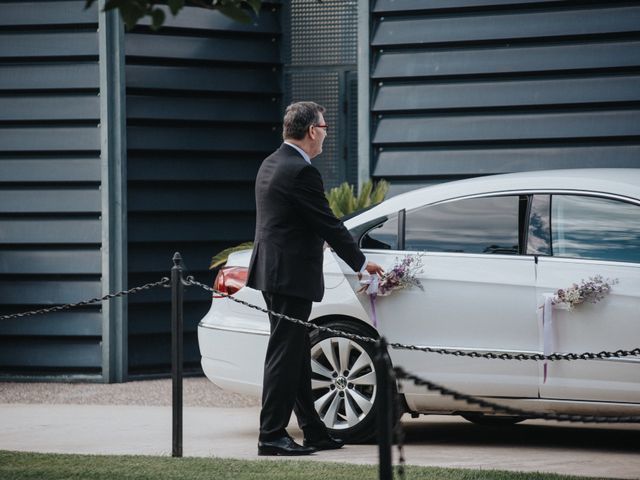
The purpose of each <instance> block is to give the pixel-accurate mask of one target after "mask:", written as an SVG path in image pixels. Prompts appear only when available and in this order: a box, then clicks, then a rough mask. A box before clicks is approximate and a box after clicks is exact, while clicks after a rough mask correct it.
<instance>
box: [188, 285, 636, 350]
mask: <svg viewBox="0 0 640 480" xmlns="http://www.w3.org/2000/svg"><path fill="white" fill-rule="evenodd" d="M186 284H187V285H189V284H191V285H195V286H198V287H200V288H203V289H204V290H207V291H209V292H211V293H213V294H215V295H218V296H220V297H225V298H227V299H229V300H232V301H234V302H236V303H239V304H240V305H244V306H245V307H248V308H251V309H253V310H258V311H259V312H263V313H266V314H271V315H273V316H275V317H278V318H282V319H284V320H288V321H290V322H293V323H297V324H298V325H303V326H305V327H307V328H312V329H317V330H319V331H321V332H326V333H331V334H333V335H338V336H342V337H345V338H348V339H350V340H359V341H361V342H368V343H375V342H376V339H375V338H372V337H367V336H363V335H357V334H355V333H347V332H344V331H342V330H337V329H334V328H330V327H324V326H322V325H317V324H315V323H311V322H305V321H303V320H300V319H298V318H292V317H289V316H287V315H284V314H282V313H277V312H273V311H270V310H267V309H266V308H262V307H259V306H257V305H253V304H251V303H249V302H246V301H244V300H240V299H239V298H235V297H234V296H233V295H229V294H228V293H224V292H221V291H219V290H216V289H215V288H211V287H209V286H208V285H205V284H203V283H200V282H198V281H196V280H194V278H193V277H187V281H186ZM388 346H389V347H390V348H393V349H396V350H413V351H421V352H427V353H437V354H440V355H453V356H455V357H470V358H484V359H489V360H520V361H523V360H536V361H542V360H547V361H552V362H553V361H558V360H597V359H604V358H612V357H615V358H622V357H630V356H636V355H640V347H638V348H634V349H632V350H616V351H614V352H607V351H602V352H598V353H591V352H585V353H552V354H551V355H544V354H542V353H532V354H528V353H517V354H510V353H492V352H485V353H481V352H475V351H465V350H458V349H451V348H435V347H419V346H416V345H408V344H404V343H388Z"/></svg>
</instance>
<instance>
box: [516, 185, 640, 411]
mask: <svg viewBox="0 0 640 480" xmlns="http://www.w3.org/2000/svg"><path fill="white" fill-rule="evenodd" d="M532 215H533V217H537V218H538V219H539V221H537V222H536V221H533V222H532V224H534V223H537V227H536V229H537V233H533V232H530V240H529V249H530V253H535V254H540V256H539V257H538V264H537V284H536V290H537V296H538V302H539V303H542V301H543V296H544V295H545V294H546V295H550V294H553V293H554V292H556V291H557V290H558V289H567V288H569V287H571V285H572V284H574V283H576V284H580V282H581V281H582V280H588V279H589V278H590V277H595V276H596V275H600V276H602V277H603V279H604V280H606V279H610V280H611V281H612V282H614V281H617V283H616V284H615V285H612V289H611V291H610V293H609V294H608V295H607V296H606V297H605V298H604V299H602V300H601V301H599V302H598V303H595V304H594V303H582V304H580V305H578V306H576V307H575V308H574V309H573V310H572V311H568V310H567V309H565V308H563V306H562V305H559V306H558V307H559V308H558V307H555V308H553V317H552V320H553V321H552V329H551V337H550V338H549V339H548V341H551V342H552V343H553V350H554V351H556V352H564V353H567V352H572V353H582V352H600V351H603V350H606V351H616V350H619V349H622V350H631V349H633V348H636V347H638V346H640V205H638V204H635V203H633V202H630V201H626V200H623V199H619V198H611V197H605V196H602V195H597V196H596V195H576V194H561V193H558V194H553V195H536V196H535V198H534V200H533V204H532ZM549 215H550V219H551V220H550V223H549V222H548V220H544V218H549ZM540 219H542V220H540ZM534 243H535V245H533V244H534ZM541 343H544V338H543V335H542V333H541ZM541 364H542V363H541ZM547 368H548V371H547V378H546V380H545V378H544V375H543V374H542V373H541V377H540V378H541V383H540V395H541V397H542V398H546V399H566V400H583V401H608V402H633V403H640V358H639V357H625V358H610V359H606V360H588V361H585V360H576V361H558V362H548V366H547Z"/></svg>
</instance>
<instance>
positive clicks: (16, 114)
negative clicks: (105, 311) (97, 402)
mask: <svg viewBox="0 0 640 480" xmlns="http://www.w3.org/2000/svg"><path fill="white" fill-rule="evenodd" d="M97 28H98V14H97V9H96V8H92V9H91V10H88V11H85V10H84V1H38V2H35V1H34V2H25V1H13V2H0V308H1V310H2V313H4V314H7V313H15V312H20V311H24V310H32V309H36V308H39V307H43V306H50V305H53V304H64V303H68V302H74V301H77V300H81V299H86V298H91V297H96V296H100V295H101V274H102V267H101V261H102V255H101V243H102V238H101V235H102V234H101V229H102V222H101V218H100V216H101V209H102V207H101V193H100V182H101V163H100V129H99V123H100V101H99V97H98V93H99V88H100V81H99V65H98V58H99V52H98V43H99V42H98V33H97ZM101 340H102V313H101V310H100V308H99V307H88V308H86V309H84V310H74V311H68V312H59V313H55V314H50V315H47V316H38V317H27V318H23V319H15V320H5V321H2V322H1V323H0V376H6V375H11V376H13V377H19V376H20V375H36V374H37V375H47V374H49V373H52V372H55V373H57V374H61V373H62V374H65V373H67V374H74V375H76V376H85V377H86V378H89V379H91V378H95V379H100V378H101V375H102V349H101Z"/></svg>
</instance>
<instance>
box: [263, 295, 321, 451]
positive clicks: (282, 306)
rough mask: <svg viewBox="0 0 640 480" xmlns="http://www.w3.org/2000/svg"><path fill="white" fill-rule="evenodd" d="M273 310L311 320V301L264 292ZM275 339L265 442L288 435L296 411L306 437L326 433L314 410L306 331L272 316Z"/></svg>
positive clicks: (268, 367)
mask: <svg viewBox="0 0 640 480" xmlns="http://www.w3.org/2000/svg"><path fill="white" fill-rule="evenodd" d="M262 295H263V297H264V300H265V302H266V304H267V308H268V309H269V310H273V311H275V312H278V313H282V314H284V315H287V316H289V317H293V318H298V319H300V320H305V321H306V320H308V319H309V314H310V313H311V300H305V299H303V298H298V297H291V296H287V295H280V294H274V293H268V292H263V293H262ZM269 321H270V323H271V335H270V337H269V345H268V346H267V354H266V357H265V361H264V381H263V384H262V385H263V387H262V410H261V411H260V437H259V439H260V440H261V441H269V440H273V439H276V438H279V437H282V436H284V435H286V434H287V432H286V430H285V429H286V427H287V425H288V424H289V420H290V418H291V412H292V411H295V414H296V417H297V419H298V425H299V426H300V428H301V429H302V430H303V431H304V433H305V436H312V437H313V436H319V435H323V434H324V433H325V432H326V428H325V426H324V423H322V421H321V420H320V417H319V416H318V414H317V412H316V410H315V408H314V406H313V396H312V393H311V355H310V351H311V350H310V342H309V332H308V330H307V328H306V327H303V326H302V325H296V324H294V323H292V322H290V321H288V320H284V319H280V318H277V317H274V316H273V315H269Z"/></svg>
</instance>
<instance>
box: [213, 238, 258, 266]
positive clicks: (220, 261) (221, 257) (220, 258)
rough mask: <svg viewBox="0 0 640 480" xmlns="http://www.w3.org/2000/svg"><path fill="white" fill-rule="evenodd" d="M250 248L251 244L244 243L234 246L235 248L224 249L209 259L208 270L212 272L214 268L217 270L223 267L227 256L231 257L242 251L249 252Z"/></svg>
mask: <svg viewBox="0 0 640 480" xmlns="http://www.w3.org/2000/svg"><path fill="white" fill-rule="evenodd" d="M252 248H253V242H244V243H241V244H240V245H236V246H235V247H229V248H225V249H224V250H222V251H221V252H219V253H217V254H216V255H215V256H214V257H213V258H212V259H211V265H209V270H213V269H214V268H218V267H221V266H222V265H224V264H225V263H226V262H227V259H228V258H229V255H231V254H232V253H235V252H241V251H242V250H251V249H252Z"/></svg>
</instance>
